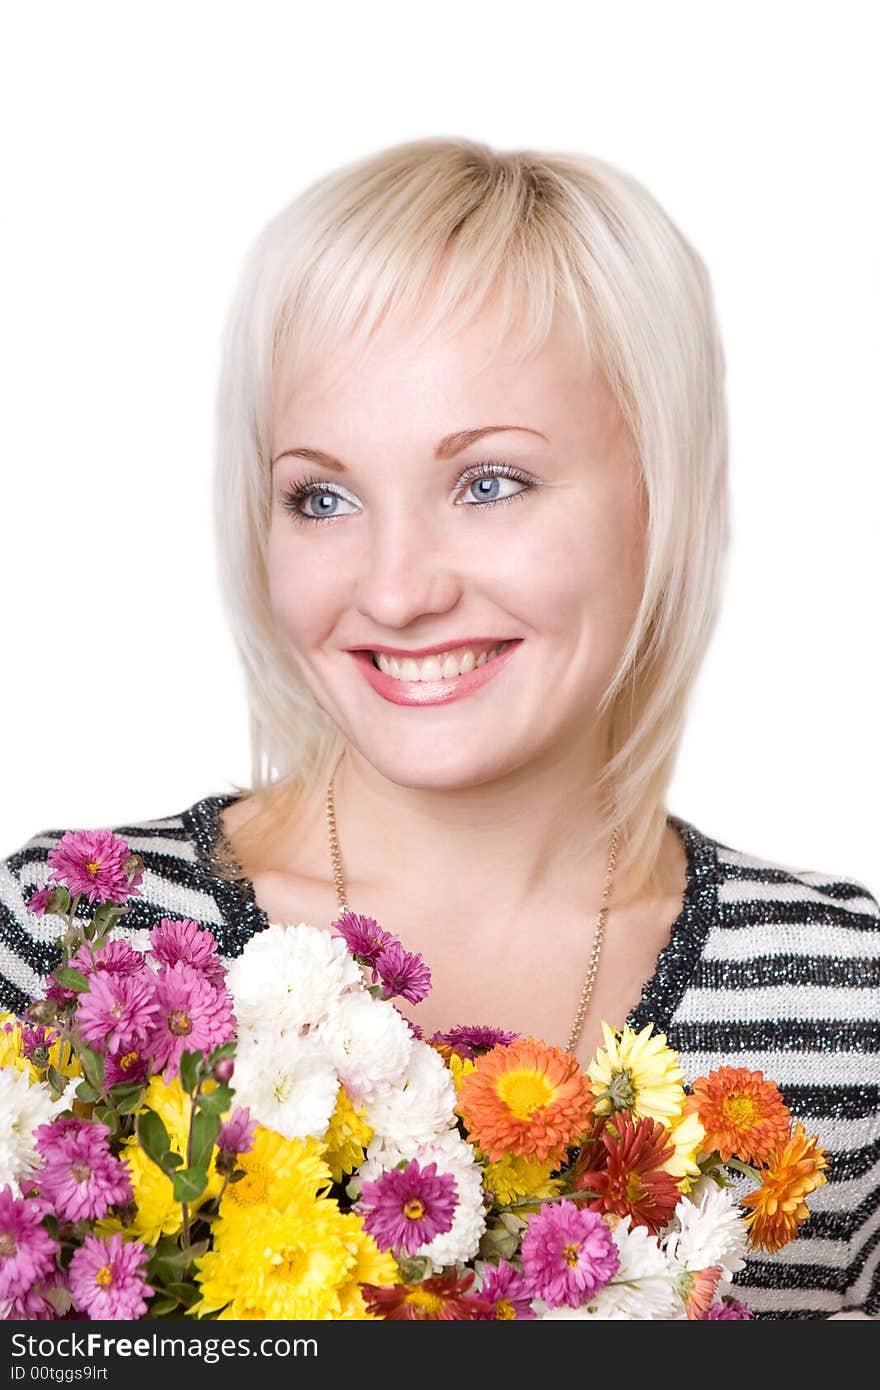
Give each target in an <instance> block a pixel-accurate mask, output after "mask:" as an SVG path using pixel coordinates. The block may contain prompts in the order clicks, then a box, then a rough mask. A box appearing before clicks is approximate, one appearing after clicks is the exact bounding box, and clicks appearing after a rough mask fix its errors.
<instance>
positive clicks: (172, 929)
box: [150, 917, 226, 987]
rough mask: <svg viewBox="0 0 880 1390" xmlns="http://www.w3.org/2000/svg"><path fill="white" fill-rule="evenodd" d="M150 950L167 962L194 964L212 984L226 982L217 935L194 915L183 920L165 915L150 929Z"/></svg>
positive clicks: (165, 963)
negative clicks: (219, 954)
mask: <svg viewBox="0 0 880 1390" xmlns="http://www.w3.org/2000/svg"><path fill="white" fill-rule="evenodd" d="M150 951H151V952H152V954H153V955H154V956H155V957H156V959H157V960H159V961H161V962H162V964H163V965H176V964H177V963H178V961H182V962H183V964H184V965H191V966H192V967H193V969H195V970H200V971H201V973H202V974H203V975H204V976H205V978H206V979H207V980H209V981H210V982H211V984H212V985H215V986H218V987H219V986H222V985H223V984H224V983H225V981H226V967H225V966H224V964H223V962H222V960H220V958H219V956H218V955H217V938H216V937H215V936H214V933H213V932H212V931H209V930H208V928H207V927H202V926H200V925H199V923H198V922H196V921H194V920H193V918H192V917H184V918H183V919H182V920H181V921H175V920H174V919H173V918H172V917H163V918H162V920H161V922H160V923H159V925H158V927H154V928H153V930H152V931H151V932H150Z"/></svg>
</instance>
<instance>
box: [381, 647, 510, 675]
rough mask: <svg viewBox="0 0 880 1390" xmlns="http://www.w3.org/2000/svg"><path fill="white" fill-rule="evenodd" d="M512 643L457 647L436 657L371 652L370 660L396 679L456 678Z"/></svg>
mask: <svg viewBox="0 0 880 1390" xmlns="http://www.w3.org/2000/svg"><path fill="white" fill-rule="evenodd" d="M510 646H512V643H511V642H499V643H497V644H496V645H495V646H493V647H490V646H488V645H485V644H484V645H482V646H479V647H455V648H453V649H452V650H451V651H445V652H440V653H438V654H437V655H436V656H424V657H420V658H419V659H418V660H416V659H415V658H413V657H397V656H388V655H386V653H385V652H371V653H370V659H371V661H372V663H373V665H374V666H375V668H376V670H377V671H382V672H383V673H384V674H385V675H386V676H390V677H391V678H392V680H399V681H442V680H454V679H455V678H456V677H458V676H465V675H467V674H468V672H469V671H475V670H477V669H478V667H480V666H484V665H485V664H486V662H488V661H491V660H492V659H493V658H494V657H496V656H500V655H501V653H502V652H503V651H506V650H507V648H508V647H510Z"/></svg>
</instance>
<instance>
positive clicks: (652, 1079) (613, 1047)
mask: <svg viewBox="0 0 880 1390" xmlns="http://www.w3.org/2000/svg"><path fill="white" fill-rule="evenodd" d="M653 1032H654V1025H653V1023H648V1024H646V1025H645V1027H644V1028H643V1029H642V1030H641V1032H640V1033H636V1032H635V1031H634V1030H633V1029H632V1028H630V1027H628V1026H626V1025H624V1028H623V1032H622V1033H618V1032H616V1031H615V1029H613V1028H610V1027H609V1026H608V1024H607V1023H606V1022H605V1021H604V1019H603V1021H602V1033H603V1036H604V1038H605V1047H604V1048H601V1047H600V1048H599V1050H598V1052H597V1053H596V1056H595V1057H594V1058H593V1060H592V1062H591V1063H590V1065H589V1067H588V1068H587V1075H588V1076H589V1078H590V1083H591V1086H592V1090H593V1095H594V1096H595V1098H596V1100H595V1112H596V1114H597V1115H609V1114H610V1113H611V1111H612V1110H628V1111H630V1112H631V1113H632V1115H633V1116H634V1117H635V1118H636V1119H642V1118H645V1117H647V1118H648V1119H651V1120H659V1121H660V1123H661V1124H664V1125H669V1124H670V1123H671V1121H672V1120H673V1119H675V1118H677V1117H678V1116H679V1115H680V1114H681V1111H682V1107H683V1106H684V1102H685V1091H684V1084H683V1083H684V1072H683V1071H682V1069H681V1067H680V1065H679V1060H678V1053H677V1052H675V1051H674V1050H673V1049H672V1048H671V1047H667V1045H666V1036H665V1034H663V1033H657V1034H655V1035H654V1036H653V1037H652V1034H653Z"/></svg>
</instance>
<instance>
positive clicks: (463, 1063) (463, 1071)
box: [446, 1052, 476, 1095]
mask: <svg viewBox="0 0 880 1390" xmlns="http://www.w3.org/2000/svg"><path fill="white" fill-rule="evenodd" d="M446 1065H447V1067H448V1068H449V1070H450V1071H451V1072H452V1080H453V1081H454V1083H455V1093H456V1095H457V1094H458V1091H459V1087H460V1086H461V1082H462V1078H463V1077H465V1076H469V1075H470V1073H471V1072H472V1071H474V1070H475V1068H476V1062H474V1061H472V1060H471V1058H470V1057H460V1056H459V1054H458V1053H457V1052H450V1054H449V1056H448V1057H447V1059H446Z"/></svg>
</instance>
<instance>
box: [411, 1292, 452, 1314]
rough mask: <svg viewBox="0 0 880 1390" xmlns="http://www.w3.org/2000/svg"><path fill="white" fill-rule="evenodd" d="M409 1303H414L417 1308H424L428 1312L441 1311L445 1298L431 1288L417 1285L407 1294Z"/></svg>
mask: <svg viewBox="0 0 880 1390" xmlns="http://www.w3.org/2000/svg"><path fill="white" fill-rule="evenodd" d="M405 1301H406V1302H407V1303H414V1304H415V1305H416V1307H417V1308H424V1309H425V1312H426V1313H439V1312H440V1309H441V1308H442V1307H443V1299H442V1298H441V1297H440V1295H439V1294H437V1293H431V1290H430V1289H423V1288H421V1286H420V1285H416V1287H415V1288H414V1289H410V1290H409V1292H408V1293H407V1294H406V1295H405Z"/></svg>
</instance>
